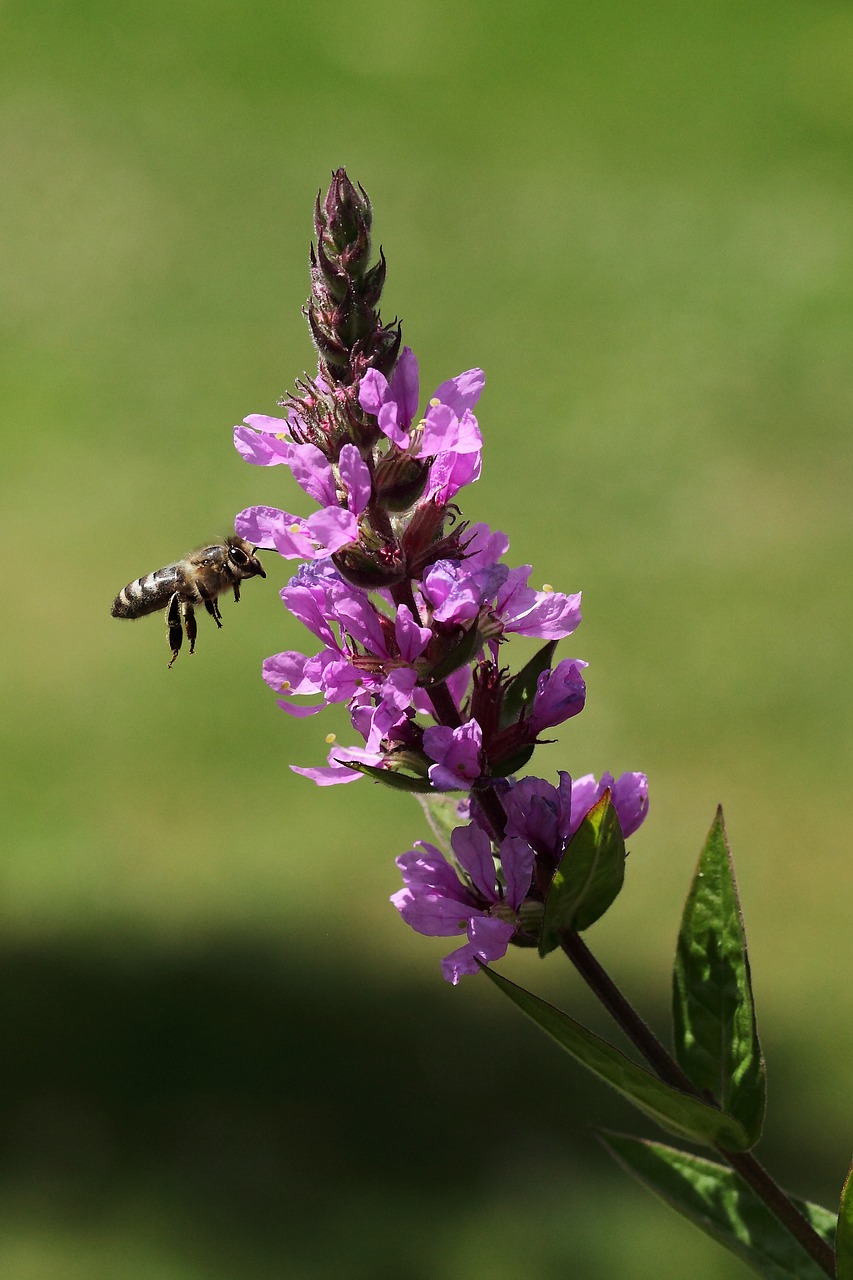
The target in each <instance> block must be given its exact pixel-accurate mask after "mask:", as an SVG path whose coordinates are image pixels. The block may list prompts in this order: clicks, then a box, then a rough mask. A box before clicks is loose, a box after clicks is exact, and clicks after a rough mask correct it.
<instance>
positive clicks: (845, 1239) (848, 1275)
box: [835, 1168, 853, 1280]
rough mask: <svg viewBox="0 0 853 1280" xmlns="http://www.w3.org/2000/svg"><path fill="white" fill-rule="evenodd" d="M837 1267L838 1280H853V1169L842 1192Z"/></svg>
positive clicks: (837, 1239)
mask: <svg viewBox="0 0 853 1280" xmlns="http://www.w3.org/2000/svg"><path fill="white" fill-rule="evenodd" d="M835 1266H836V1272H835V1274H836V1276H837V1277H838V1280H853V1168H851V1170H850V1172H849V1173H848V1175H847V1181H846V1182H845V1183H844V1188H843V1190H842V1192H841V1206H840V1210H839V1214H838V1234H837V1235H836V1237H835Z"/></svg>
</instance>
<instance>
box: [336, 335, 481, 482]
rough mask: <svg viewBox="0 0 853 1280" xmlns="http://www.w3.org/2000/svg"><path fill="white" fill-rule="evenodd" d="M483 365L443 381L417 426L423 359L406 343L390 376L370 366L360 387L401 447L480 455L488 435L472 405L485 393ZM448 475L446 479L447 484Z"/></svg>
mask: <svg viewBox="0 0 853 1280" xmlns="http://www.w3.org/2000/svg"><path fill="white" fill-rule="evenodd" d="M485 381H486V378H485V374H484V373H483V371H482V369H469V370H468V371H467V373H461V374H459V376H458V377H457V378H450V379H449V380H448V381H447V382H442V384H441V386H440V387H438V389H437V390H436V393H435V395H434V396H432V398H431V399H430V402H429V406H428V408H427V411H426V413H425V414H424V417H423V418H422V419H421V421H420V422H419V423H418V424H417V426H416V427H415V428H414V429H413V428H412V421H413V419H414V417H415V414H416V413H417V410H418V384H419V378H418V362H417V360H416V359H415V356H414V354H413V352H412V351H411V349H410V348H409V347H404V348H403V351H402V353H401V355H400V359H399V360H398V362H397V367H396V369H395V370H394V373H393V374H392V376H391V379H390V381H389V380H388V379H387V378H386V377H385V375H384V374H382V373H380V372H379V370H378V369H368V371H367V373H366V374H365V375H364V377H363V378H362V380H361V384H360V386H359V390H358V399H359V404H360V405H361V407H362V409H364V410H365V411H366V412H367V413H371V414H373V415H374V417H375V418H376V421H377V422H378V424H379V429H380V430H381V431H382V432H383V434H384V435H386V436H387V437H388V439H389V440H390V441H391V442H392V444H395V445H396V446H397V448H398V449H404V450H407V451H409V452H411V453H412V454H413V455H414V457H416V458H431V457H436V456H438V455H440V454H442V453H445V452H448V453H451V454H453V455H454V456H456V455H460V454H473V455H476V456H477V457H479V454H480V450H481V448H482V443H483V442H482V437H481V435H480V430H479V427H478V426H477V419H476V418H475V417H474V415H473V413H472V412H471V410H472V409H473V407H474V405H475V404H476V403H477V401H478V400H479V398H480V395H481V394H482V390H483V386H484V384H485ZM446 482H447V480H446V479H445V480H444V481H443V483H446Z"/></svg>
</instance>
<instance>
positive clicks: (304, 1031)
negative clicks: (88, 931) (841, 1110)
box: [0, 935, 808, 1280]
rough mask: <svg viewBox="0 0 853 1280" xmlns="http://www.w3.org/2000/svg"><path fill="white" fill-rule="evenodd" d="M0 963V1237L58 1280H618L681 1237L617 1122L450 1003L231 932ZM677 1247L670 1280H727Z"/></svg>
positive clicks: (509, 1020) (486, 1004)
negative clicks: (49, 1263) (605, 1231)
mask: <svg viewBox="0 0 853 1280" xmlns="http://www.w3.org/2000/svg"><path fill="white" fill-rule="evenodd" d="M0 966H2V981H0V1020H2V1025H3V1029H4V1034H3V1042H4V1049H3V1051H2V1093H1V1094H0V1135H2V1157H1V1158H0V1190H2V1200H3V1203H4V1205H5V1213H4V1216H7V1222H10V1223H11V1224H12V1225H11V1227H9V1229H8V1233H10V1235H11V1238H12V1239H13V1240H14V1239H15V1232H16V1231H24V1232H26V1231H28V1230H29V1231H32V1232H33V1233H35V1234H36V1235H37V1236H38V1238H39V1239H40V1240H42V1241H45V1240H47V1241H49V1240H50V1239H51V1237H52V1235H55V1234H57V1233H58V1234H59V1235H60V1236H61V1237H62V1257H63V1260H64V1262H63V1265H64V1266H65V1267H66V1268H67V1269H66V1270H65V1272H64V1274H65V1275H67V1276H74V1277H76V1275H77V1274H78V1272H77V1270H75V1269H74V1259H75V1258H76V1257H78V1256H79V1257H81V1258H82V1261H81V1270H80V1271H79V1274H80V1275H91V1276H98V1277H99V1276H100V1275H108V1274H110V1271H111V1268H112V1269H113V1273H115V1272H114V1268H115V1266H116V1265H117V1263H116V1260H115V1258H116V1255H115V1254H114V1253H113V1252H111V1250H112V1249H113V1248H114V1247H117V1249H118V1253H117V1257H118V1258H119V1259H120V1260H123V1261H122V1263H121V1265H122V1268H123V1269H122V1274H123V1275H128V1276H133V1277H135V1276H136V1275H140V1276H143V1275H151V1274H156V1275H157V1276H158V1277H160V1276H169V1277H172V1276H175V1277H184V1276H188V1277H210V1278H211V1280H220V1277H226V1276H228V1277H230V1276H240V1277H246V1278H248V1280H252V1278H254V1277H258V1278H261V1277H263V1278H266V1277H273V1276H277V1277H278V1276H284V1277H289V1276H294V1277H296V1276H298V1277H303V1276H305V1277H315V1276H317V1277H319V1276H336V1275H341V1276H347V1277H350V1276H352V1277H365V1278H366V1280H384V1278H385V1277H389V1278H390V1277H392V1276H406V1277H411V1278H412V1280H435V1278H436V1277H439V1278H441V1280H443V1278H444V1277H448V1280H449V1278H450V1277H453V1276H460V1277H480V1276H483V1277H485V1276H496V1277H503V1276H504V1275H510V1274H512V1273H513V1271H515V1273H516V1274H518V1270H517V1268H518V1267H519V1266H521V1265H522V1264H523V1266H524V1274H525V1275H527V1276H529V1277H532V1278H534V1280H539V1278H540V1277H541V1278H542V1280H552V1278H553V1280H558V1277H562V1276H565V1275H569V1274H572V1275H583V1276H584V1277H585V1278H587V1280H595V1278H596V1277H598V1276H601V1277H604V1276H606V1275H608V1274H614V1272H613V1270H609V1269H611V1268H614V1267H619V1266H622V1267H625V1266H628V1265H631V1264H629V1261H628V1260H629V1259H630V1256H631V1251H632V1248H636V1250H637V1253H638V1254H640V1255H641V1256H643V1257H644V1261H635V1263H634V1264H633V1267H634V1269H633V1270H630V1271H628V1270H622V1271H621V1272H619V1274H625V1275H628V1274H630V1275H632V1276H636V1277H644V1276H648V1277H649V1278H650V1280H651V1277H652V1276H654V1275H655V1274H656V1273H655V1270H654V1268H655V1265H656V1263H655V1255H656V1250H655V1245H654V1241H655V1239H657V1240H658V1244H660V1242H661V1240H662V1239H666V1240H667V1241H669V1237H668V1236H667V1234H666V1232H667V1229H668V1228H669V1227H670V1226H672V1227H673V1229H674V1230H675V1231H677V1232H681V1231H682V1230H683V1231H685V1232H686V1231H688V1230H690V1229H688V1228H686V1227H684V1228H682V1227H681V1225H680V1224H678V1225H677V1226H676V1220H675V1218H674V1217H673V1218H672V1219H671V1220H670V1218H668V1217H667V1215H666V1214H665V1213H664V1211H663V1210H661V1209H660V1207H659V1206H656V1205H654V1203H653V1202H652V1201H651V1200H650V1199H648V1200H647V1199H646V1197H645V1196H644V1195H643V1193H642V1192H641V1191H639V1189H634V1188H633V1187H632V1186H630V1185H629V1184H628V1181H627V1180H626V1179H625V1177H624V1175H622V1174H621V1173H620V1172H619V1171H618V1170H616V1169H615V1168H613V1167H612V1166H611V1165H610V1164H609V1163H608V1162H607V1160H606V1158H605V1157H604V1156H603V1155H602V1154H601V1153H600V1152H599V1150H598V1148H597V1146H596V1144H595V1142H594V1140H593V1138H592V1136H591V1133H590V1130H589V1128H588V1127H587V1124H595V1123H605V1122H606V1123H607V1125H608V1127H612V1128H621V1129H623V1130H628V1131H633V1132H648V1130H647V1129H646V1128H644V1126H643V1124H642V1123H641V1122H639V1121H635V1119H634V1116H633V1113H632V1112H630V1110H629V1109H628V1108H627V1107H624V1106H622V1104H621V1103H619V1102H618V1101H617V1100H616V1099H614V1098H613V1096H612V1095H610V1094H609V1093H607V1091H606V1090H605V1089H604V1088H603V1087H602V1086H599V1085H598V1084H597V1083H596V1082H595V1081H593V1080H592V1079H591V1078H588V1077H587V1076H585V1075H584V1074H583V1073H582V1072H581V1071H580V1070H578V1069H577V1068H575V1067H574V1066H572V1065H571V1064H570V1063H568V1062H567V1061H566V1060H565V1059H563V1058H562V1056H561V1055H560V1054H559V1053H558V1052H556V1051H555V1050H554V1048H553V1046H551V1045H550V1044H549V1043H548V1042H546V1041H545V1039H544V1037H542V1038H540V1037H539V1035H538V1034H537V1033H536V1032H535V1030H534V1029H533V1028H532V1027H529V1026H528V1025H527V1024H526V1023H524V1022H522V1021H521V1020H520V1019H519V1018H517V1017H516V1016H514V1014H513V1011H512V1010H510V1009H509V1008H505V1007H504V1006H503V1004H502V1003H501V1002H500V1001H499V1000H494V1001H493V1000H491V999H485V1000H484V999H483V998H482V992H480V991H479V990H476V989H474V987H473V985H472V986H469V987H468V988H467V989H460V990H459V991H451V990H450V989H447V988H444V987H443V986H439V985H438V983H437V984H436V988H435V989H434V990H432V989H427V990H421V989H417V990H406V989H403V988H399V987H398V988H396V989H391V988H389V987H384V988H383V987H381V986H378V984H377V983H376V981H375V978H374V979H371V980H368V979H366V978H364V977H363V976H362V975H361V974H359V973H354V972H342V973H336V972H332V971H331V970H330V969H329V968H328V967H326V966H324V964H323V960H322V955H318V956H317V957H315V958H314V959H313V960H308V959H306V957H305V956H304V955H299V954H297V953H292V954H291V953H288V952H287V951H282V950H281V949H280V948H278V949H277V948H275V947H274V946H272V945H265V944H263V943H261V942H257V941H255V942H253V941H250V940H245V939H241V938H240V937H239V936H236V935H235V936H222V937H218V938H211V939H210V940H209V942H208V943H207V944H206V945H205V946H204V947H196V948H195V949H193V950H189V949H187V950H184V951H178V950H175V949H173V950H171V951H170V950H166V949H158V948H157V946H156V945H154V944H146V943H144V942H141V941H140V940H139V939H134V940H131V941H130V942H128V941H127V940H121V939H119V938H117V937H111V938H101V939H95V938H91V939H89V940H88V941H84V940H81V939H79V938H70V937H69V938H66V939H61V938H57V939H55V940H53V941H51V942H47V943H45V942H41V943H39V944H28V945H19V946H17V947H11V946H7V947H6V948H5V949H4V950H3V952H2V954H0ZM798 1158H799V1159H800V1160H802V1159H803V1158H805V1159H806V1160H808V1155H807V1153H804V1152H803V1151H802V1149H800V1150H799V1152H798ZM607 1201H609V1202H610V1204H611V1206H612V1209H611V1213H610V1220H611V1223H615V1224H616V1227H615V1229H614V1233H613V1240H611V1241H607V1240H605V1241H604V1242H602V1241H601V1239H600V1238H596V1236H597V1233H598V1232H600V1224H599V1223H598V1219H597V1218H596V1216H595V1215H596V1214H598V1213H600V1212H601V1210H602V1207H603V1203H604V1202H607ZM640 1221H643V1222H644V1226H643V1230H644V1232H645V1234H646V1235H647V1239H646V1240H645V1241H644V1240H643V1239H642V1238H640V1239H638V1238H637V1226H638V1223H639V1222H640ZM593 1224H596V1225H595V1226H594V1225H593ZM661 1229H663V1232H664V1235H663V1236H661V1234H660V1232H661ZM631 1239H633V1240H634V1241H635V1244H634V1246H631V1244H630V1241H631ZM685 1239H688V1240H689V1242H690V1245H689V1253H685V1259H686V1258H687V1257H688V1256H689V1257H691V1258H693V1259H694V1264H691V1265H695V1267H696V1268H697V1269H696V1270H695V1271H694V1272H693V1274H696V1275H701V1276H707V1277H716V1276H719V1277H724V1276H728V1275H731V1274H733V1273H732V1271H731V1269H730V1268H731V1265H732V1264H731V1263H730V1261H729V1260H727V1259H726V1257H725V1256H724V1255H723V1254H722V1253H721V1252H719V1253H718V1252H717V1251H715V1249H714V1247H713V1246H712V1245H710V1244H707V1245H706V1244H705V1243H704V1241H701V1240H699V1239H698V1237H695V1238H694V1236H693V1235H692V1234H691V1235H689V1236H685ZM680 1240H681V1236H680V1235H676V1237H675V1238H674V1241H673V1242H670V1243H669V1245H668V1247H673V1248H676V1249H677V1247H678V1246H679V1243H680ZM112 1241H118V1242H119V1243H118V1245H117V1246H114V1244H112V1243H111V1242H112ZM75 1242H76V1243H75ZM10 1247H11V1246H10ZM105 1251H106V1252H105ZM492 1251H495V1253H494V1256H493V1257H492V1258H491V1261H489V1263H488V1266H487V1265H486V1260H487V1258H488V1256H489V1254H490V1252H492ZM677 1256H678V1255H677V1253H676V1254H675V1257H676V1258H677ZM525 1258H526V1259H527V1261H526V1262H524V1261H523V1260H524V1259H525ZM578 1266H580V1270H578ZM644 1266H648V1268H649V1269H648V1270H644V1269H643V1267H644ZM703 1266H704V1267H706V1269H705V1270H703V1269H702V1268H703ZM136 1267H138V1268H139V1269H138V1270H137V1269H134V1268H136ZM717 1268H719V1269H717ZM726 1268H729V1269H728V1270H727V1269H726ZM20 1273H21V1274H24V1271H23V1268H21V1272H20ZM44 1273H45V1274H47V1270H45V1272H44ZM658 1274H661V1273H660V1272H658ZM663 1274H667V1275H669V1274H673V1275H674V1274H676V1272H675V1271H669V1270H667V1271H666V1272H665V1273H663Z"/></svg>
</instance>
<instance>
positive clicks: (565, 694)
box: [530, 658, 587, 735]
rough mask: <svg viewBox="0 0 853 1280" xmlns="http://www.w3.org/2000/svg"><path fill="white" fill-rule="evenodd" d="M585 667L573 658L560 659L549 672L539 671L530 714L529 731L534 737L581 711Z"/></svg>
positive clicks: (584, 696)
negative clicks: (583, 670) (582, 672)
mask: <svg viewBox="0 0 853 1280" xmlns="http://www.w3.org/2000/svg"><path fill="white" fill-rule="evenodd" d="M586 665H587V664H586V663H585V662H582V661H580V660H579V659H576V658H564V659H563V661H562V662H558V663H557V665H556V667H554V668H553V670H550V671H543V672H542V674H541V675H540V677H539V679H538V680H537V682H536V693H535V694H534V695H533V707H532V708H531V712H530V730H531V732H532V733H533V734H534V735H538V734H540V733H541V732H542V730H543V729H550V728H551V727H552V726H553V725H557V724H562V723H563V721H565V720H569V719H570V718H571V717H572V716H576V715H577V714H578V712H579V711H583V707H584V702H585V701H586V685H585V684H584V681H583V676H582V675H581V669H582V668H583V667H585V666H586Z"/></svg>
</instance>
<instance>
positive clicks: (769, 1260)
mask: <svg viewBox="0 0 853 1280" xmlns="http://www.w3.org/2000/svg"><path fill="white" fill-rule="evenodd" d="M599 1137H600V1139H601V1141H602V1142H603V1144H604V1146H606V1147H607V1148H608V1150H609V1151H610V1152H611V1154H612V1155H613V1156H614V1157H615V1158H616V1159H617V1160H618V1161H619V1163H620V1164H621V1165H622V1167H623V1168H624V1169H627V1171H628V1172H629V1173H631V1174H633V1176H634V1177H635V1178H637V1179H638V1180H639V1181H640V1182H642V1183H644V1185H645V1186H647V1187H648V1188H649V1190H650V1191H653V1192H654V1194H655V1195H657V1196H660V1198H661V1199H662V1200H665V1201H666V1202H667V1204H670V1205H672V1207H673V1208H674V1209H677V1210H678V1212H679V1213H682V1214H684V1216H685V1217H686V1218H689V1219H690V1221H691V1222H693V1223H695V1224H696V1226H697V1227H699V1228H701V1230H702V1231H705V1232H707V1234H708V1235H709V1236H712V1237H713V1238H714V1239H715V1240H717V1241H719V1243H720V1244H722V1245H724V1246H725V1248H727V1249H728V1250H730V1252H731V1253H734V1254H736V1255H737V1256H738V1257H739V1258H741V1259H742V1260H743V1261H744V1262H746V1263H748V1264H749V1266H751V1267H752V1268H753V1269H754V1270H755V1271H757V1272H758V1274H759V1275H761V1276H764V1277H766V1280H826V1272H825V1271H824V1270H823V1269H822V1268H821V1267H820V1266H819V1265H818V1264H817V1262H815V1261H814V1259H813V1258H811V1257H810V1256H809V1254H808V1253H806V1251H805V1249H804V1248H803V1246H802V1245H801V1244H800V1243H799V1241H797V1240H795V1239H794V1237H793V1236H792V1235H790V1234H789V1232H788V1231H787V1229H786V1228H785V1227H784V1226H783V1225H782V1223H781V1222H779V1221H778V1219H777V1218H775V1217H774V1216H773V1214H772V1213H771V1212H770V1210H769V1209H768V1208H767V1207H766V1205H765V1204H764V1203H763V1202H762V1201H761V1200H759V1198H758V1196H757V1195H756V1194H755V1192H754V1191H753V1190H752V1189H751V1188H750V1187H748V1186H747V1185H746V1183H744V1182H742V1181H741V1179H740V1178H739V1177H738V1175H737V1174H736V1173H735V1172H734V1170H733V1169H728V1168H726V1166H725V1165H721V1164H717V1163H716V1162H714V1161H712V1160H705V1159H703V1158H702V1157H701V1156H695V1155H692V1154H690V1153H689V1152H686V1151H675V1150H674V1149H673V1148H672V1147H667V1146H664V1145H663V1144H662V1143H659V1142H647V1141H645V1140H643V1139H641V1138H629V1137H627V1136H625V1135H624V1134H615V1133H607V1134H599ZM791 1201H792V1203H793V1204H794V1205H795V1206H796V1207H797V1208H798V1209H799V1210H800V1212H801V1213H802V1214H803V1215H804V1217H806V1218H807V1219H808V1221H809V1222H810V1223H811V1225H812V1227H813V1228H814V1229H815V1231H816V1232H817V1234H818V1235H819V1236H821V1238H822V1239H823V1240H824V1242H825V1243H827V1244H829V1245H830V1246H831V1244H832V1236H833V1232H834V1231H835V1217H834V1215H833V1214H831V1213H830V1212H829V1210H828V1209H822V1208H821V1207H820V1206H819V1205H815V1204H809V1203H808V1202H807V1201H805V1200H796V1199H794V1198H793V1197H791ZM838 1275H839V1277H840V1276H841V1275H842V1273H841V1272H840V1271H839V1272H838Z"/></svg>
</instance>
